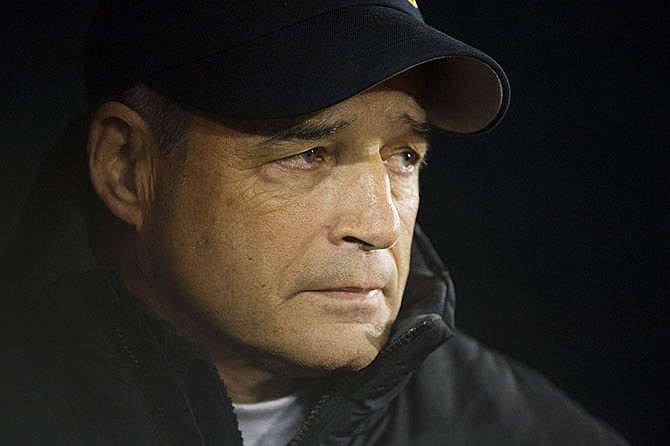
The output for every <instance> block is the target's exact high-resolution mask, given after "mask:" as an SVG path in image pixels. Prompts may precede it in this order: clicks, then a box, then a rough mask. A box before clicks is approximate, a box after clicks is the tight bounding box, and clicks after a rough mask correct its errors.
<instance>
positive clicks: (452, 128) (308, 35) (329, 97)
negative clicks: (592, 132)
mask: <svg viewBox="0 0 670 446" xmlns="http://www.w3.org/2000/svg"><path fill="white" fill-rule="evenodd" d="M417 66H423V67H425V70H424V73H425V79H426V90H427V95H426V96H427V102H426V107H427V110H428V115H429V119H430V120H431V123H432V124H433V125H435V126H436V127H438V128H441V129H444V130H446V131H449V132H452V133H461V134H472V133H479V132H483V131H486V130H488V129H491V128H492V127H494V126H495V125H496V124H497V123H498V122H499V121H500V119H501V118H502V116H503V114H504V113H505V111H506V108H507V104H508V101H509V84H508V81H507V78H506V76H505V74H504V72H503V70H502V68H500V66H499V65H498V64H497V63H496V62H495V61H494V60H493V59H492V58H490V57H489V56H487V55H486V54H484V53H482V52H481V51H479V50H477V49H475V48H473V47H471V46H468V45H466V44H464V43H463V42H460V41H458V40H456V39H454V38H452V37H450V36H448V35H446V34H444V33H442V32H440V31H438V30H436V29H434V28H432V27H430V26H428V25H426V24H424V23H422V22H420V21H418V20H416V19H414V18H413V17H411V16H409V15H408V14H407V13H404V12H402V11H400V10H397V9H394V8H390V7H385V6H354V7H348V8H342V9H338V10H335V11H332V12H329V13H327V14H323V15H319V16H316V17H313V18H311V19H309V20H306V21H303V22H300V23H298V24H295V25H292V26H290V27H287V28H284V29H282V30H279V31H276V32H273V33H271V34H268V35H265V36H263V37H261V38H259V39H255V40H253V41H250V42H247V43H245V44H243V45H240V46H237V47H234V48H232V49H228V50H226V51H223V52H219V53H217V54H214V55H211V56H209V57H206V58H202V59H199V60H196V61H191V62H188V63H185V64H182V65H180V66H177V67H173V68H170V69H168V70H163V71H160V72H157V73H153V74H151V75H149V76H146V77H145V78H144V79H142V80H143V81H144V82H145V83H146V84H147V85H149V86H150V87H152V88H154V89H156V90H157V91H159V92H161V93H162V94H165V95H167V96H170V97H172V98H174V99H175V100H177V101H179V102H182V103H184V104H186V105H188V106H191V107H194V108H197V109H201V110H204V111H207V112H210V113H214V114H217V115H221V116H230V117H236V118H249V119H273V118H288V117H294V116H299V115H303V114H307V113H312V112H316V111H319V110H322V109H324V108H326V107H329V106H331V105H334V104H337V103H339V102H342V101H344V100H346V99H348V98H350V97H352V96H354V95H356V94H358V93H360V92H362V91H365V90H367V89H369V88H371V87H373V86H375V85H377V84H379V83H381V82H383V81H384V80H386V79H389V78H391V77H393V76H396V75H397V74H399V73H401V72H404V71H406V70H408V69H411V68H414V67H417Z"/></svg>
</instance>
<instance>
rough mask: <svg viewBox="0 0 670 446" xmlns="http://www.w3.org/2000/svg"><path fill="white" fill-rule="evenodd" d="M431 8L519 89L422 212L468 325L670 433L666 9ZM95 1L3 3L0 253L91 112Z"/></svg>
mask: <svg viewBox="0 0 670 446" xmlns="http://www.w3.org/2000/svg"><path fill="white" fill-rule="evenodd" d="M554 3H555V4H554ZM420 6H421V8H422V10H423V13H424V16H425V17H426V20H427V21H428V22H429V23H431V24H433V25H435V26H437V27H439V28H441V29H443V30H445V31H447V32H449V33H450V34H452V35H454V36H456V37H458V38H461V39H462V40H465V41H467V42H469V43H471V44H473V45H475V46H478V47H479V48H481V49H483V50H485V51H486V52H488V53H489V54H491V55H493V56H494V57H495V58H496V59H497V60H498V61H499V62H500V63H501V64H502V65H503V67H505V69H506V71H507V73H508V75H509V77H510V79H511V83H512V106H511V109H510V112H509V114H508V116H507V118H506V120H505V121H504V122H503V123H502V125H501V126H500V127H498V128H497V129H496V130H495V131H494V132H493V133H491V134H488V135H485V136H481V137H477V138H459V137H448V136H445V135H436V137H435V140H434V143H433V146H434V147H433V151H432V153H431V154H430V159H429V166H428V168H427V169H426V170H425V172H424V178H423V185H422V187H423V190H422V193H423V198H422V200H423V201H422V210H421V213H420V221H421V223H422V226H423V228H424V230H425V231H426V232H427V233H428V234H429V235H430V236H431V238H432V239H433V241H434V243H435V245H436V246H437V248H438V250H439V252H440V253H441V254H442V256H443V258H444V260H445V262H446V263H447V265H448V266H449V267H450V270H451V272H452V275H453V277H454V280H455V283H456V287H457V291H458V311H457V323H458V325H459V326H460V327H461V328H462V329H463V330H465V331H467V332H469V333H471V334H473V335H475V336H476V337H478V338H479V339H481V340H483V341H484V342H485V343H487V344H488V345H490V346H491V347H494V348H496V349H498V350H501V351H503V352H505V353H506V354H508V355H509V356H511V357H513V358H515V359H518V360H520V361H522V362H524V363H526V364H529V365H531V366H533V367H534V368H537V369H539V370H540V371H541V372H542V373H544V374H545V375H546V376H547V377H549V378H550V379H551V380H552V381H554V382H555V383H557V384H558V385H559V387H561V388H563V389H564V390H565V391H566V392H567V393H568V394H570V395H571V396H572V397H573V398H575V399H576V400H577V401H578V402H580V403H581V404H582V405H583V406H585V407H586V408H587V409H588V410H590V411H591V412H593V413H595V414H596V415H598V416H599V417H601V418H603V419H604V420H606V421H607V422H609V423H610V424H612V425H613V426H615V427H616V428H617V429H618V430H619V431H621V432H622V433H623V434H624V435H625V436H626V437H627V438H628V439H629V440H630V441H631V442H632V443H633V444H646V445H655V444H657V445H661V444H668V442H670V434H669V432H668V431H669V429H668V423H667V417H668V414H669V413H670V407H669V404H668V399H669V397H670V395H669V392H668V387H669V384H670V382H669V381H670V367H668V342H667V341H668V334H669V333H668V321H669V319H668V317H667V315H666V314H667V312H668V309H669V308H668V307H669V305H668V302H667V300H668V298H669V297H670V287H669V286H668V285H669V283H668V282H669V280H668V272H667V269H668V262H667V258H668V250H667V248H668V238H669V237H668V203H669V201H670V200H669V198H670V197H669V196H668V195H669V194H668V190H669V189H670V188H669V187H668V186H669V184H668V183H669V182H668V173H669V172H670V169H669V167H670V165H669V164H668V161H667V160H666V153H667V152H668V149H669V147H670V137H669V132H668V130H667V126H668V124H667V122H668V120H669V119H670V112H669V111H668V110H669V107H670V102H669V101H668V100H669V99H670V98H669V96H670V95H669V94H668V90H669V88H668V86H667V81H668V74H669V73H668V66H667V59H668V54H669V53H670V51H669V48H668V42H667V36H666V29H665V24H666V23H667V16H666V15H664V14H663V13H662V12H661V11H662V9H661V8H660V7H658V6H657V5H654V4H652V3H650V2H647V3H644V2H643V3H640V2H636V3H633V2H627V1H609V2H605V1H602V0H599V1H595V2H572V3H567V4H566V3H565V2H551V3H549V2H547V3H541V4H537V3H536V2H530V1H525V2H523V1H522V2H519V1H517V2H510V1H480V2H465V1H463V2H451V1H445V0H433V1H429V0H424V1H423V2H422V3H420ZM92 9H93V6H92V4H91V2H85V1H72V2H64V1H58V2H44V3H38V2H36V1H26V2H22V3H20V4H19V3H18V2H16V5H14V6H11V7H9V9H5V10H4V11H3V18H2V19H1V20H2V36H1V37H2V39H1V40H2V41H1V42H0V45H1V46H0V48H1V49H2V59H0V60H1V61H2V70H1V71H0V80H1V82H0V98H2V104H3V105H2V108H1V109H2V127H1V133H0V147H1V148H2V151H3V152H2V154H3V156H2V162H1V163H0V174H1V176H0V179H1V181H2V183H0V185H1V186H2V187H1V188H0V189H1V190H2V193H1V199H2V203H3V215H2V219H0V247H2V246H5V245H6V244H7V242H8V241H9V240H10V239H11V237H12V235H13V234H14V232H15V231H16V228H17V226H18V215H19V209H20V207H21V205H22V203H23V202H24V201H25V199H26V197H27V195H28V192H29V190H30V184H31V182H32V181H33V179H34V178H35V176H36V174H37V171H38V168H39V165H40V163H41V162H42V161H43V159H44V158H45V157H46V154H47V152H48V149H49V147H50V146H51V145H53V143H54V142H55V140H56V138H57V136H58V134H59V132H60V131H61V130H62V128H63V127H64V126H65V125H66V124H67V123H68V122H69V121H70V120H71V119H72V118H73V117H74V116H76V115H78V114H83V113H85V111H86V107H85V102H84V94H83V87H82V85H83V75H82V72H81V55H80V46H81V40H82V36H83V34H84V32H85V28H86V23H87V21H88V17H89V16H90V15H91V12H92Z"/></svg>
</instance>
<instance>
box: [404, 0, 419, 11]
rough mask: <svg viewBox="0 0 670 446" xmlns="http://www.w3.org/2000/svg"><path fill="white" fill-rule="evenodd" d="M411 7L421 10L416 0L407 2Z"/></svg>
mask: <svg viewBox="0 0 670 446" xmlns="http://www.w3.org/2000/svg"><path fill="white" fill-rule="evenodd" d="M407 1H408V2H409V4H410V5H412V6H414V7H415V8H416V9H419V5H417V4H416V0H407Z"/></svg>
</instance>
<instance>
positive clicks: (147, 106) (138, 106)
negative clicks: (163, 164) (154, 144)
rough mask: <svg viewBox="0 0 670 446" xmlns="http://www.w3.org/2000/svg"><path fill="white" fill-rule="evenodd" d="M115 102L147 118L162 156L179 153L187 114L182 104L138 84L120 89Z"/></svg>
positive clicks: (186, 127) (176, 155) (184, 135)
mask: <svg viewBox="0 0 670 446" xmlns="http://www.w3.org/2000/svg"><path fill="white" fill-rule="evenodd" d="M118 101H119V102H121V103H123V104H125V105H127V106H128V107H130V108H132V109H133V110H135V111H136V112H137V113H139V114H140V115H141V116H142V117H143V118H144V119H145V120H146V121H147V124H148V125H149V127H150V128H151V130H152V131H153V132H154V135H155V136H156V139H157V141H158V143H159V147H160V151H161V154H163V156H165V157H166V158H167V159H172V160H174V159H176V158H179V157H180V156H181V155H183V146H184V144H185V141H186V132H187V130H188V127H189V124H190V117H189V115H188V113H187V112H186V111H185V110H184V109H183V108H182V107H180V106H179V105H178V104H177V103H175V102H173V101H171V100H169V99H167V98H165V97H164V96H162V95H160V94H159V93H157V92H156V91H154V90H152V89H151V88H149V87H147V86H146V85H144V84H142V83H138V84H136V85H135V86H133V87H131V88H130V89H128V90H126V91H124V92H123V93H122V94H121V95H120V96H119V98H118Z"/></svg>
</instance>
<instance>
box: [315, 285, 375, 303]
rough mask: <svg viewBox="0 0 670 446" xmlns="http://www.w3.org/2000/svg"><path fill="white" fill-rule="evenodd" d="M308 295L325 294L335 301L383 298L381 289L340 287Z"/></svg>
mask: <svg viewBox="0 0 670 446" xmlns="http://www.w3.org/2000/svg"><path fill="white" fill-rule="evenodd" d="M307 292H308V293H318V294H323V295H326V296H328V297H331V298H333V299H341V300H355V301H367V300H373V299H376V298H379V297H382V296H383V293H382V290H381V288H379V287H355V286H352V287H338V288H323V289H315V290H307Z"/></svg>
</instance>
